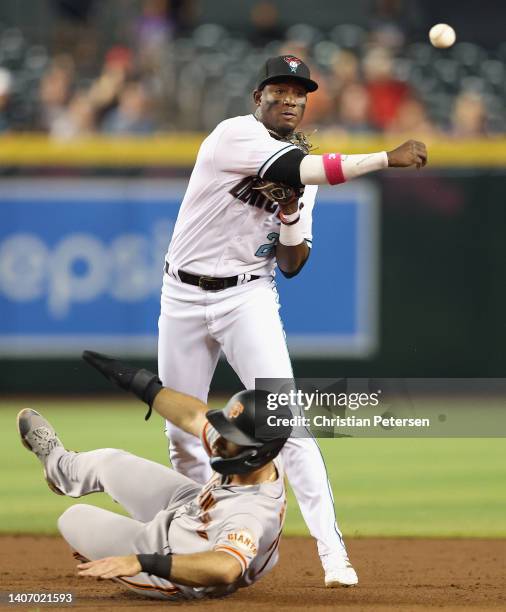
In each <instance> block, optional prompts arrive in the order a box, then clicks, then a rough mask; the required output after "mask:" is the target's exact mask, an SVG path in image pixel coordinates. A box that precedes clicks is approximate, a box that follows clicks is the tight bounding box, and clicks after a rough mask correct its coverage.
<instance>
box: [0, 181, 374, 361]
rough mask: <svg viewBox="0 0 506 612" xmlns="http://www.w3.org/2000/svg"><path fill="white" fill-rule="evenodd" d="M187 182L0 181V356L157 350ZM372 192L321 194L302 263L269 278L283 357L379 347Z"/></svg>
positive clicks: (359, 185)
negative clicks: (164, 285) (275, 294)
mask: <svg viewBox="0 0 506 612" xmlns="http://www.w3.org/2000/svg"><path fill="white" fill-rule="evenodd" d="M184 188H185V184H184V183H183V182H181V181H171V180H158V179H157V180H145V179H142V180H141V179H121V180H111V179H103V180H100V179H72V180H59V179H58V180H57V179H32V180H27V179H24V180H23V181H20V180H17V179H12V180H4V181H2V184H1V186H0V218H1V223H0V355H2V356H8V357H15V356H20V357H21V356H34V355H40V356H41V357H42V356H46V355H61V356H65V355H78V354H80V352H81V350H82V349H83V348H85V347H88V346H93V347H94V348H96V349H97V350H107V351H110V352H116V353H119V354H123V355H125V354H136V355H155V354H156V334H157V321H158V312H159V299H160V287H161V280H162V267H163V261H164V254H165V252H166V250H167V246H168V243H169V240H170V237H171V234H172V230H173V227H174V223H175V220H176V217H177V213H178V209H179V205H180V202H181V199H182V196H183V193H184ZM377 207H378V203H377V197H376V193H375V191H374V190H373V189H372V187H371V185H370V184H369V183H367V182H356V183H354V184H351V185H345V186H343V187H340V188H338V189H332V190H330V189H322V190H321V192H320V195H319V196H318V198H317V205H316V207H315V211H314V227H313V230H314V231H313V234H314V243H313V251H312V254H311V257H310V259H309V261H308V263H307V265H306V267H305V268H304V270H303V271H302V272H301V274H300V275H299V276H297V277H296V278H294V279H291V280H286V279H284V278H280V277H281V275H280V274H278V283H279V291H280V295H281V304H282V310H281V313H282V318H283V321H284V324H285V330H286V332H287V336H288V342H289V346H290V349H291V351H292V354H293V355H294V356H298V355H306V356H310V355H315V356H321V355H322V354H326V355H343V356H366V355H368V354H370V353H371V352H372V351H374V349H375V346H376V343H377V333H376V321H377V302H378V299H377V274H376V266H377V259H378V257H377V239H378V223H377Z"/></svg>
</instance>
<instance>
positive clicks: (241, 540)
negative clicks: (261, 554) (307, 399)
mask: <svg viewBox="0 0 506 612" xmlns="http://www.w3.org/2000/svg"><path fill="white" fill-rule="evenodd" d="M227 539H228V540H229V541H230V542H231V543H233V544H235V546H236V547H237V548H239V549H241V548H242V549H243V550H245V551H249V552H251V553H252V554H253V555H256V554H257V547H256V545H255V542H254V538H253V534H252V533H251V532H250V531H248V530H247V529H242V530H241V531H234V532H232V533H229V534H228V535H227Z"/></svg>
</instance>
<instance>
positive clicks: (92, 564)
mask: <svg viewBox="0 0 506 612" xmlns="http://www.w3.org/2000/svg"><path fill="white" fill-rule="evenodd" d="M77 569H78V570H79V571H78V572H77V573H78V575H79V576H95V577H96V578H104V579H105V578H117V577H118V576H135V575H136V574H138V573H140V572H141V571H142V568H141V564H140V563H139V560H138V559H137V557H136V556H135V555H128V556H125V557H105V558H104V559H97V560H96V561H88V563H80V564H79V565H78V566H77Z"/></svg>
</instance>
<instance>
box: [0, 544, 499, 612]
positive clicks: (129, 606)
mask: <svg viewBox="0 0 506 612" xmlns="http://www.w3.org/2000/svg"><path fill="white" fill-rule="evenodd" d="M0 545H1V549H2V555H1V566H0V569H1V574H2V584H1V586H0V591H1V592H2V595H3V596H4V597H5V594H6V593H7V592H13V593H15V592H22V593H30V592H31V593H49V592H50V593H68V592H71V593H73V595H74V598H75V603H73V604H72V606H70V607H68V608H66V609H74V608H75V609H78V610H79V612H83V611H85V610H86V611H92V610H100V612H105V611H107V610H116V609H118V610H121V611H122V612H127V611H133V610H139V609H144V608H160V609H162V608H163V609H165V610H167V606H174V607H178V608H181V607H182V606H187V607H188V608H189V609H191V610H192V611H193V610H195V611H197V610H206V612H218V611H221V610H226V611H227V612H234V611H237V612H238V611H239V610H240V611H241V612H244V611H249V610H254V611H262V612H263V611H270V610H280V609H283V610H304V611H305V612H307V611H308V610H310V609H315V610H318V611H323V610H330V609H337V610H339V611H340V612H341V611H348V610H352V611H353V612H358V611H362V610H366V611H371V612H372V611H374V612H386V611H390V610H393V611H395V610H406V611H407V610H413V611H419V610H431V609H439V610H445V611H448V610H470V609H472V610H490V609H503V610H504V609H506V591H505V584H506V571H505V570H506V561H505V559H506V540H477V539H476V540H474V539H469V540H421V539H356V540H351V539H350V540H349V541H348V549H349V552H350V556H351V558H352V560H353V563H354V565H355V567H356V569H357V571H358V574H359V578H360V584H359V585H358V586H357V587H354V588H348V589H346V588H340V589H325V587H324V585H323V575H322V572H321V569H320V564H319V561H318V557H317V554H316V550H315V545H314V543H313V541H312V540H310V539H309V538H285V539H284V541H283V542H282V546H281V559H280V562H279V564H278V566H277V567H276V569H275V570H274V571H273V572H271V573H270V574H269V575H267V576H266V577H265V578H264V579H262V580H260V581H259V582H257V583H256V584H255V585H254V586H252V587H250V588H247V589H241V590H240V591H238V592H236V593H235V594H234V595H232V596H230V597H227V598H226V599H220V600H206V601H200V602H199V601H194V602H184V603H168V602H159V601H153V600H149V599H144V598H142V597H139V596H137V595H136V594H134V593H132V592H130V591H128V590H125V589H124V588H123V587H121V586H119V585H116V584H115V583H113V582H109V581H98V580H95V579H84V578H78V577H77V576H76V574H75V561H74V559H73V557H72V555H71V552H70V549H69V548H68V546H67V545H66V544H65V542H63V540H62V539H61V538H58V537H45V536H24V535H23V536H21V535H20V536H2V537H1V538H0ZM15 609H17V610H20V609H24V610H37V609H38V610H41V611H43V610H56V609H60V610H61V609H62V606H58V607H55V606H50V605H44V606H39V608H37V606H21V605H16V606H14V605H0V610H15Z"/></svg>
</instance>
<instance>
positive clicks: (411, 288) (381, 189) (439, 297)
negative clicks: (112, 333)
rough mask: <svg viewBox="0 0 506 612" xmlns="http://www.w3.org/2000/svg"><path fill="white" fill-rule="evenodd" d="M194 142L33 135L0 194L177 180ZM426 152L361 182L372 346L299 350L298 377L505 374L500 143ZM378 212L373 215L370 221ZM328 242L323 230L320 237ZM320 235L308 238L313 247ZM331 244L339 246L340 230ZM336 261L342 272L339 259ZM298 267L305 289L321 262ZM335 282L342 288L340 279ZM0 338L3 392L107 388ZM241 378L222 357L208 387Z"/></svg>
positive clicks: (70, 361)
mask: <svg viewBox="0 0 506 612" xmlns="http://www.w3.org/2000/svg"><path fill="white" fill-rule="evenodd" d="M201 138H202V136H201V135H186V136H182V135H177V136H176V135H174V136H170V137H166V138H160V139H155V140H154V141H153V140H149V141H145V142H144V141H141V140H132V141H121V142H120V143H118V141H107V140H93V141H88V142H86V143H68V144H63V143H49V142H48V141H47V140H45V139H43V138H39V137H34V136H22V137H16V138H12V137H10V138H5V139H2V146H1V147H0V163H1V164H2V174H3V176H4V180H3V181H0V191H1V189H2V188H3V187H5V185H6V184H7V183H8V182H9V181H11V180H12V177H20V176H22V177H23V184H24V186H25V188H26V187H29V186H30V185H35V184H36V181H40V178H41V176H44V177H46V178H45V180H47V179H48V177H49V179H50V181H49V185H51V184H53V185H54V188H55V191H56V190H57V188H58V186H60V187H61V184H62V182H63V181H64V180H67V181H68V179H69V176H70V177H73V178H75V177H81V178H82V177H83V176H87V177H97V176H104V175H106V176H108V177H110V176H114V177H116V179H115V180H119V181H121V180H122V179H123V178H125V179H126V177H128V180H132V177H133V176H135V177H141V178H142V180H143V181H144V182H147V184H148V185H149V182H150V181H154V177H156V180H157V181H158V180H160V178H161V177H162V178H163V179H166V178H167V177H174V176H178V177H180V178H182V179H184V178H185V177H187V176H188V174H189V168H190V167H191V163H192V161H193V159H194V156H195V152H196V150H197V147H198V144H199V142H200V141H201ZM319 144H320V150H339V149H341V150H346V151H350V152H351V151H354V150H355V151H360V150H362V151H363V150H378V149H384V148H387V147H388V145H389V143H385V142H384V141H376V140H375V141H360V142H357V141H355V140H354V141H353V142H350V143H342V142H339V143H337V142H332V141H326V142H323V139H322V140H321V141H320V143H319ZM429 151H430V167H428V168H427V169H426V170H424V171H423V172H417V171H405V172H401V171H389V172H385V173H382V174H381V175H377V176H376V177H374V178H373V179H371V181H369V182H368V185H369V188H370V189H372V191H374V193H376V194H377V195H378V197H379V207H378V212H379V216H378V217H377V219H376V221H375V223H376V226H375V227H376V230H377V238H378V244H377V250H376V251H373V253H375V259H376V264H377V270H378V275H377V279H376V281H377V292H376V293H375V294H373V295H367V294H364V296H365V298H364V299H365V300H366V301H373V302H374V308H375V312H376V317H377V329H376V343H375V344H374V343H373V345H372V346H370V347H369V350H367V351H362V352H360V351H358V353H357V351H355V352H354V353H353V351H349V352H348V353H346V351H344V353H343V352H342V353H341V354H340V355H333V354H332V352H331V351H330V352H329V351H324V350H321V351H320V352H318V351H313V353H312V354H309V355H308V354H304V351H302V352H300V351H299V352H297V351H295V352H294V354H295V355H298V356H296V357H295V359H294V366H295V371H296V373H297V374H298V375H300V376H349V377H362V376H363V377H371V376H374V377H402V376H406V377H417V376H431V377H438V376H445V377H473V376H476V377H478V376H480V377H503V376H504V372H505V369H506V358H505V356H504V346H505V343H506V324H505V323H504V312H505V311H506V283H504V262H505V261H506V241H504V231H503V228H504V227H505V224H506V206H505V197H504V193H505V186H506V185H505V179H506V154H505V153H506V143H505V142H504V141H501V140H498V141H492V142H491V141H478V142H472V143H462V144H459V146H455V143H447V142H442V143H433V144H432V145H429ZM482 164H483V165H482ZM11 204H12V203H11ZM2 206H3V207H4V210H3V211H2V216H3V217H4V223H3V225H4V227H5V226H6V223H7V220H6V217H5V212H6V210H7V208H6V206H7V200H6V198H5V196H4V197H2V198H1V199H0V208H1V207H2ZM321 210H322V212H321V213H319V211H318V209H317V210H316V212H315V218H316V217H317V215H318V214H321V215H323V210H324V207H323V206H322V207H321ZM373 218H374V216H373V217H368V219H369V222H370V221H371V219H373ZM337 222H338V223H339V224H341V223H342V221H339V220H338V221H337ZM20 229H23V228H22V227H20ZM331 238H332V236H330V238H329V237H328V236H325V242H329V241H330V240H331ZM371 239H374V237H373V238H371ZM317 241H318V235H315V249H316V248H318V246H317ZM336 241H337V242H339V243H340V242H341V240H338V234H336ZM322 242H324V241H323V240H322ZM357 244H358V243H357ZM369 246H370V245H369ZM338 252H339V251H336V253H338ZM315 254H316V250H315ZM315 261H316V257H315ZM335 261H336V268H335V270H336V272H337V271H338V266H337V262H338V259H337V258H336V260H335ZM1 265H2V262H1V261H0V266H1ZM372 265H373V267H374V262H372ZM303 274H306V275H307V276H306V277H305V278H304V277H301V278H299V279H298V280H292V281H290V282H291V284H292V285H291V287H296V286H297V284H298V286H299V287H301V286H302V285H304V286H306V285H307V283H309V282H310V281H311V279H312V278H313V277H315V278H316V280H318V277H317V274H318V267H316V268H314V270H313V272H312V271H311V269H308V270H306V271H305V272H304V273H303ZM0 278H1V274H0ZM320 284H321V293H320V294H319V295H314V293H316V292H317V287H318V283H317V286H316V288H313V289H312V291H313V295H312V298H313V300H315V301H314V303H313V305H311V303H309V304H303V303H301V300H300V299H298V298H297V297H296V296H295V297H293V296H290V295H288V296H287V299H284V300H283V304H284V311H285V314H283V317H284V318H285V319H289V320H290V321H292V320H293V322H290V321H289V324H290V325H296V324H297V319H300V320H302V319H311V317H312V316H313V318H315V313H317V308H316V306H317V304H318V302H319V301H322V300H325V298H326V295H328V290H327V288H326V286H325V285H324V282H323V281H322V282H321V283H320ZM332 286H333V288H334V289H335V288H336V287H337V289H339V287H340V286H342V287H343V288H345V287H346V286H345V283H344V280H342V278H341V279H340V277H339V275H338V274H337V275H336V276H335V277H334V278H333V283H332ZM4 290H5V286H4V287H3V288H2V287H0V298H1V297H2V291H4ZM290 290H292V289H290ZM4 293H5V291H4ZM4 297H5V296H4ZM335 299H336V298H334V300H335ZM288 310H289V313H288V314H287V312H288ZM282 312H283V311H282ZM12 316H13V311H12V310H10V311H8V310H6V308H5V307H4V308H2V307H0V320H1V319H3V320H4V323H3V324H2V325H6V324H7V317H10V318H12ZM153 318H155V317H153ZM153 323H154V324H156V321H153ZM288 332H289V334H290V329H288ZM2 344H3V346H1V347H0V349H1V355H2V356H1V359H0V392H1V393H3V394H9V393H30V392H37V393H38V392H46V393H55V394H56V393H72V392H75V393H83V392H101V391H106V390H108V387H107V386H106V385H105V384H104V385H102V384H101V382H100V381H99V380H96V377H95V376H93V373H89V372H87V370H86V368H84V367H83V366H81V364H80V362H79V360H78V359H77V358H76V357H75V356H68V355H67V356H61V355H58V354H55V352H54V351H52V350H50V349H51V347H50V346H48V350H47V352H45V351H43V350H42V351H40V352H39V354H37V355H36V356H31V355H29V354H28V355H27V354H26V353H25V354H23V355H19V354H18V355H16V354H15V351H12V352H10V350H9V344H8V339H6V338H5V337H4V338H3V339H2ZM83 348H86V347H83ZM129 352H130V354H131V355H133V357H134V359H135V360H136V362H137V363H139V364H143V365H147V366H148V367H151V368H156V363H155V360H154V358H153V357H152V356H150V355H149V352H148V353H146V352H145V351H144V352H143V354H142V355H139V356H137V358H135V351H133V352H132V351H129ZM237 385H238V382H237V379H236V377H235V375H234V374H233V372H231V370H230V369H229V368H228V366H226V364H225V363H221V364H220V366H219V368H218V371H217V374H216V377H215V382H214V389H215V390H217V391H223V392H225V391H228V390H230V389H234V388H236V387H237Z"/></svg>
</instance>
